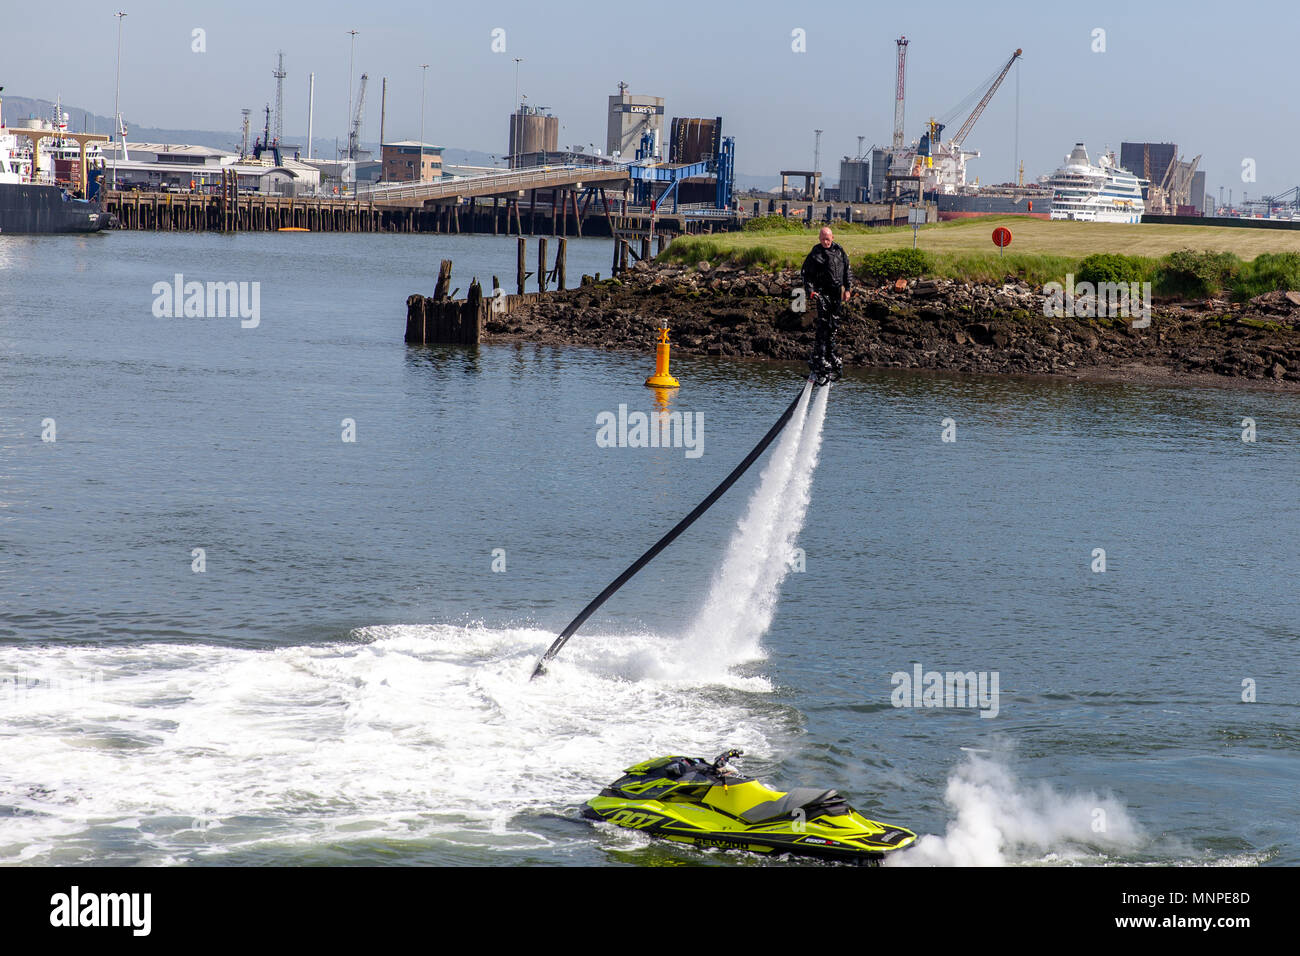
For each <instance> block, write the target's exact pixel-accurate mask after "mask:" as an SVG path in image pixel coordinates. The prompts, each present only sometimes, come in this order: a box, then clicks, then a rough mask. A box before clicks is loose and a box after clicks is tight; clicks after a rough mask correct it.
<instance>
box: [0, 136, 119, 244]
mask: <svg viewBox="0 0 1300 956" xmlns="http://www.w3.org/2000/svg"><path fill="white" fill-rule="evenodd" d="M110 223H111V217H110V216H109V214H108V213H106V212H105V211H104V209H103V207H102V206H101V205H100V204H99V203H98V202H94V201H88V200H85V199H74V198H73V197H72V195H71V194H70V193H69V192H68V191H67V190H66V189H64V188H62V187H60V186H57V185H55V184H54V183H52V182H38V181H33V179H32V156H31V149H30V148H22V147H19V145H18V136H16V135H15V134H14V132H13V131H12V130H11V129H9V128H8V127H7V126H4V125H3V123H2V122H0V234H7V233H50V232H98V231H99V230H101V229H105V228H107V227H108V226H109V225H110Z"/></svg>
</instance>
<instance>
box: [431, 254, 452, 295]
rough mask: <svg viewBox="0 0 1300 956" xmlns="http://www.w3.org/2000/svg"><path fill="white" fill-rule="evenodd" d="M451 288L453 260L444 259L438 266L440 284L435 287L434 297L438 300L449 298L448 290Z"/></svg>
mask: <svg viewBox="0 0 1300 956" xmlns="http://www.w3.org/2000/svg"><path fill="white" fill-rule="evenodd" d="M450 288H451V260H450V259H443V260H442V263H441V264H440V265H439V266H438V284H437V285H436V286H434V288H433V297H434V299H435V300H437V301H438V302H441V301H442V300H443V299H445V298H447V290H448V289H450Z"/></svg>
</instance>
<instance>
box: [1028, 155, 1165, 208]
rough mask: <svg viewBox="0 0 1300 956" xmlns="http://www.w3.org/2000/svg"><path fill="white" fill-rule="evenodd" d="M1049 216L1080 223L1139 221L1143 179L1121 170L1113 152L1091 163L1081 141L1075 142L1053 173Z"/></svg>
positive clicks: (1049, 182)
mask: <svg viewBox="0 0 1300 956" xmlns="http://www.w3.org/2000/svg"><path fill="white" fill-rule="evenodd" d="M1047 184H1048V185H1049V186H1050V187H1051V188H1052V218H1053V219H1075V220H1078V221H1080V222H1141V221H1142V213H1143V212H1144V211H1145V210H1146V204H1145V203H1144V202H1143V201H1142V180H1140V179H1138V177H1137V176H1134V175H1133V174H1132V173H1130V172H1129V171H1128V170H1126V169H1121V168H1120V166H1119V163H1118V162H1116V160H1115V154H1114V153H1106V154H1103V155H1102V156H1101V157H1099V159H1098V161H1097V164H1096V165H1095V166H1094V165H1093V164H1092V161H1091V160H1089V159H1088V151H1087V150H1086V149H1085V148H1084V146H1083V143H1075V144H1074V149H1072V150H1070V155H1069V156H1067V157H1065V165H1064V166H1062V167H1061V168H1060V169H1058V170H1057V171H1056V172H1055V173H1053V174H1052V176H1051V178H1050V179H1048V181H1047Z"/></svg>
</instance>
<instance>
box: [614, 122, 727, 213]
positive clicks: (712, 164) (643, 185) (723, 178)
mask: <svg viewBox="0 0 1300 956" xmlns="http://www.w3.org/2000/svg"><path fill="white" fill-rule="evenodd" d="M653 151H654V137H653V136H652V135H650V134H649V133H647V134H645V135H644V136H642V137H641V145H640V147H639V148H638V149H637V151H636V162H634V163H632V164H631V165H630V166H629V167H628V173H629V174H630V175H631V177H632V194H633V197H634V199H633V201H634V202H636V203H637V204H638V205H642V206H648V205H650V202H651V200H657V203H658V205H659V206H661V207H662V206H663V205H664V203H666V202H667V201H668V199H669V197H672V201H673V212H676V211H677V184H678V183H680V182H681V181H682V180H684V179H691V178H692V177H695V176H712V177H714V178H715V179H716V180H717V189H716V191H715V193H714V206H715V207H716V208H718V209H727V208H729V207H730V206H731V200H732V193H733V192H734V190H735V183H736V140H735V137H732V136H726V137H723V140H722V146H721V147H720V148H719V150H718V154H717V155H716V156H715V157H713V158H712V159H710V160H707V161H705V162H702V163H690V164H689V165H685V166H670V165H667V164H664V163H660V162H659V161H658V160H656V159H655V158H654V155H653ZM655 183H668V188H667V189H665V190H664V191H663V192H662V193H660V194H659V195H658V196H657V197H656V196H655V194H654V184H655Z"/></svg>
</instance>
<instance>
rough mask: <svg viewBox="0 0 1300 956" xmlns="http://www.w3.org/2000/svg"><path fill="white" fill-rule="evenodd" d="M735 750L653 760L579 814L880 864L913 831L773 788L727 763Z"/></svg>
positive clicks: (768, 850) (679, 835)
mask: <svg viewBox="0 0 1300 956" xmlns="http://www.w3.org/2000/svg"><path fill="white" fill-rule="evenodd" d="M742 755H743V751H741V750H735V749H733V750H728V751H727V752H726V753H724V754H721V755H720V756H718V757H717V758H716V759H715V760H712V761H709V760H705V759H703V758H701V757H680V756H669V757H656V758H655V759H653V760H647V761H645V762H644V763H639V764H636V765H635V766H632V767H628V768H627V769H626V770H625V771H623V773H624V776H622V777H620V778H619V779H617V780H615V781H614V782H613V783H611V784H610V785H609V786H608V787H606V788H605V789H604V790H602V791H601V792H600V796H598V797H595V798H593V799H591V800H588V801H587V803H586V806H584V807H583V811H582V813H583V816H585V817H587V818H589V819H592V820H603V821H605V822H606V823H614V824H617V825H618V826H621V827H627V828H628V829H631V830H640V831H641V832H643V833H649V834H651V835H652V836H657V837H662V838H664V839H666V840H671V841H673V842H675V843H689V844H693V845H695V846H699V847H716V848H721V849H735V850H749V851H751V852H754V853H764V854H770V855H773V856H781V855H784V854H787V853H793V854H799V855H802V856H814V857H820V858H822V859H826V860H840V861H846V862H859V863H879V862H880V861H881V860H882V859H883V858H884V857H885V856H886V855H887V854H890V853H893V852H895V851H897V850H901V849H903V848H904V847H906V846H910V845H911V844H912V842H913V841H915V840H916V834H915V833H913V832H912V831H911V830H905V829H903V828H902V827H896V826H890V825H888V824H883V823H876V822H875V821H874V820H868V819H867V818H866V817H864V816H862V815H861V814H860V813H858V812H857V811H856V810H854V809H853V808H852V807H851V806H849V805H848V803H847V802H846V801H845V799H844V798H843V797H842V796H840V795H839V794H838V793H837V792H836V791H834V790H818V789H815V788H810V787H800V788H796V789H794V790H791V791H790V792H789V793H782V792H781V791H779V790H771V789H769V788H768V787H765V786H763V784H761V783H759V782H758V781H757V780H754V779H753V778H751V777H746V776H744V775H743V774H741V773H739V772H738V771H737V770H736V769H735V768H734V767H732V766H731V765H730V761H731V760H732V759H733V758H735V757H740V756H742Z"/></svg>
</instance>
